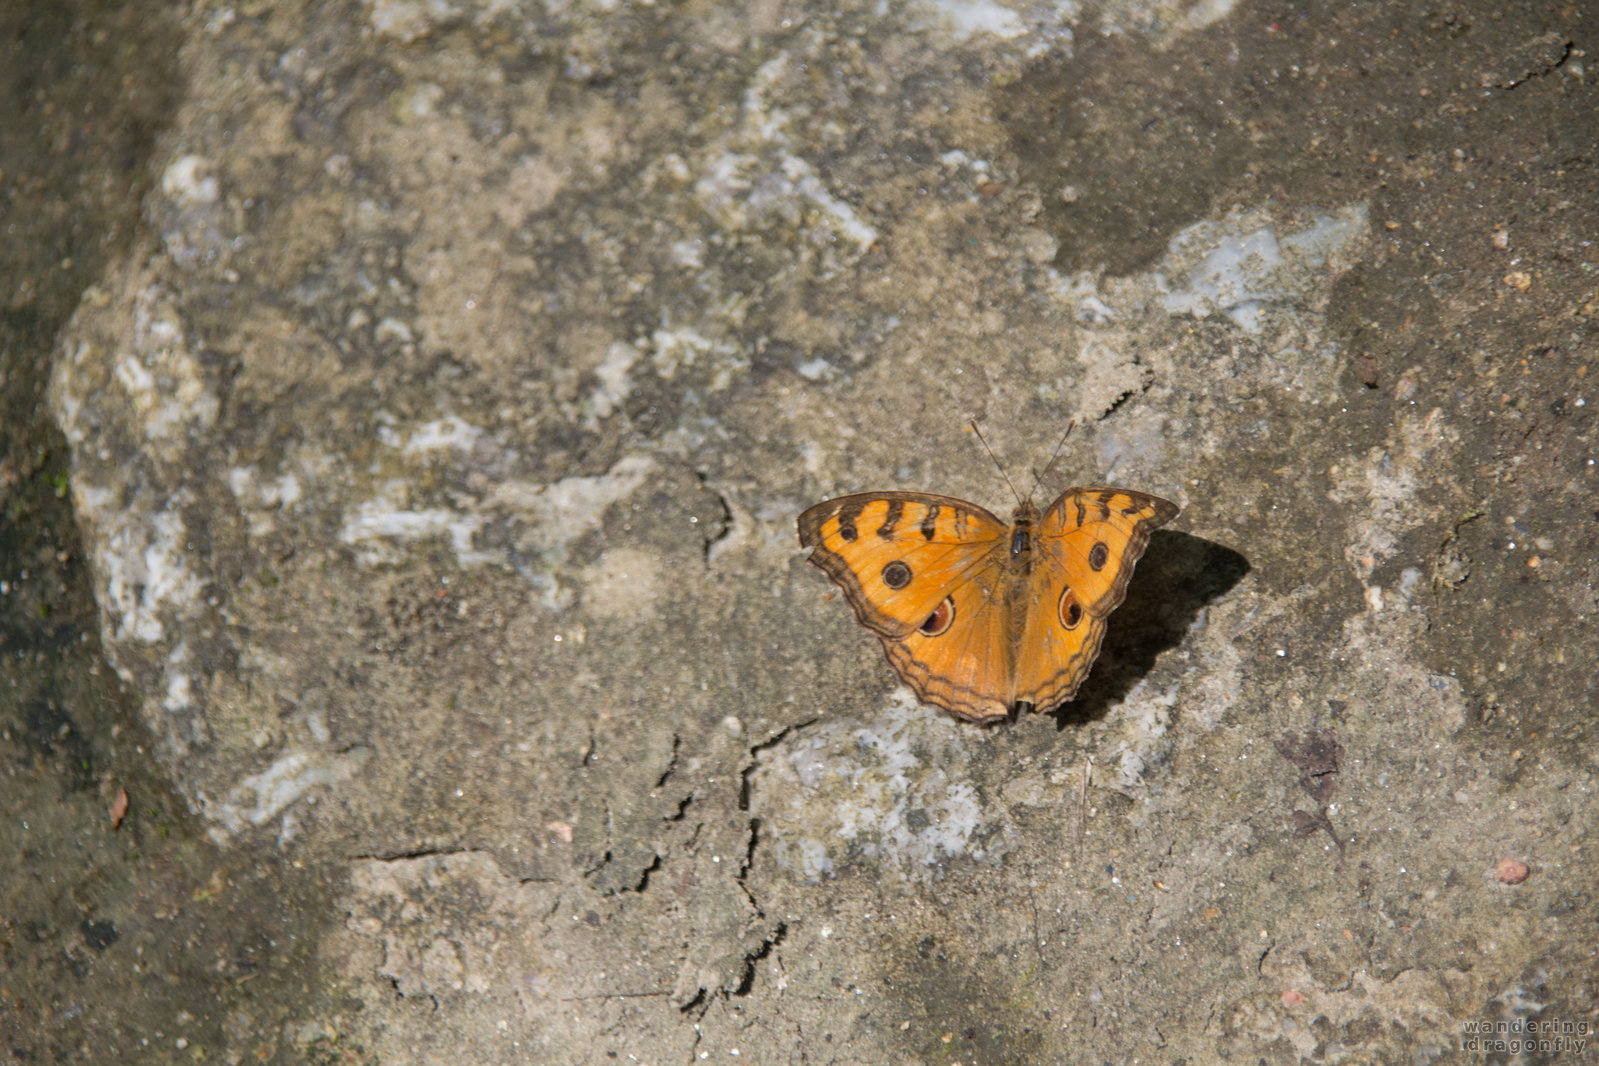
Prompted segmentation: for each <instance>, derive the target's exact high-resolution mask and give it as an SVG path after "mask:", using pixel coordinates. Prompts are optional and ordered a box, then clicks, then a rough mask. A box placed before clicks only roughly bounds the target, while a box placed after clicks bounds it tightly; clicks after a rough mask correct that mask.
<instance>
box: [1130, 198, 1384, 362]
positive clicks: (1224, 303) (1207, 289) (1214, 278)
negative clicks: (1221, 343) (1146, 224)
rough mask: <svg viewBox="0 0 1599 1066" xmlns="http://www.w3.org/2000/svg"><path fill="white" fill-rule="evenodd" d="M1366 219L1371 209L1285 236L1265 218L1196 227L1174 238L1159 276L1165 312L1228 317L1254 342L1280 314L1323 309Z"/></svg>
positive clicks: (1359, 208) (1240, 215)
mask: <svg viewBox="0 0 1599 1066" xmlns="http://www.w3.org/2000/svg"><path fill="white" fill-rule="evenodd" d="M1366 217H1367V210H1366V205H1365V204H1355V205H1353V206H1350V207H1344V208H1341V209H1339V210H1338V211H1336V212H1334V213H1333V214H1330V215H1321V214H1318V215H1316V216H1315V217H1314V219H1313V220H1312V222H1311V224H1310V225H1309V226H1306V227H1304V228H1303V229H1299V230H1296V231H1294V232H1291V233H1289V234H1288V235H1287V236H1279V234H1278V228H1277V223H1276V222H1275V221H1274V220H1272V219H1271V218H1270V217H1269V216H1267V215H1266V214H1265V213H1264V212H1262V211H1247V212H1235V213H1233V214H1231V215H1228V216H1227V217H1226V218H1224V219H1221V220H1220V221H1215V222H1212V221H1205V222H1198V223H1195V224H1194V225H1192V226H1190V227H1188V228H1187V229H1185V230H1183V231H1182V232H1181V233H1179V234H1177V236H1175V237H1173V238H1172V240H1171V242H1170V244H1169V245H1168V246H1167V250H1166V256H1165V257H1164V258H1163V259H1162V260H1161V262H1160V264H1159V266H1158V267H1157V268H1156V275H1157V277H1158V278H1160V279H1166V280H1167V291H1166V292H1165V294H1164V295H1163V296H1162V297H1161V300H1160V302H1161V305H1162V306H1163V307H1164V308H1165V310H1166V311H1167V312H1168V313H1170V314H1173V315H1185V314H1186V315H1194V316H1195V317H1200V318H1203V317H1205V316H1208V315H1214V314H1221V315H1225V316H1227V317H1228V318H1230V319H1232V321H1233V322H1234V323H1236V324H1237V325H1238V327H1239V328H1240V329H1242V330H1244V331H1245V332H1247V333H1254V334H1259V333H1261V332H1262V331H1263V329H1264V327H1265V317H1266V315H1267V313H1268V312H1269V311H1271V310H1273V309H1275V308H1279V307H1281V308H1287V309H1290V310H1301V309H1319V308H1320V306H1321V305H1322V304H1324V303H1325V300H1326V294H1327V292H1328V291H1329V290H1330V288H1331V282H1332V278H1333V277H1334V276H1335V275H1336V274H1337V273H1338V272H1339V268H1340V266H1341V262H1340V260H1342V259H1343V257H1344V255H1345V253H1346V252H1347V251H1348V250H1349V249H1350V248H1351V247H1352V246H1353V245H1354V244H1355V243H1356V242H1357V241H1358V240H1359V239H1360V238H1361V237H1362V236H1363V235H1364V234H1365V232H1366Z"/></svg>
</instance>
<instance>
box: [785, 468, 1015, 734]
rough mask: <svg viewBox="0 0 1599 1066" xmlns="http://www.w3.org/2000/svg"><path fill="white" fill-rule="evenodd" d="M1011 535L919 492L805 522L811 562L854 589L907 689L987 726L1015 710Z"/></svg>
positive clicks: (878, 498) (856, 504) (824, 510)
mask: <svg viewBox="0 0 1599 1066" xmlns="http://www.w3.org/2000/svg"><path fill="white" fill-rule="evenodd" d="M1008 534H1009V527H1008V526H1007V525H1006V524H1005V523H1003V522H1001V521H1000V520H999V519H998V518H996V517H994V516H993V515H992V514H990V513H989V512H988V511H986V510H984V509H983V508H981V507H978V506H977V505H976V504H971V503H967V502H966V501H965V500H957V499H954V498H953V497H949V496H932V495H926V494H923V493H914V492H878V493H864V494H861V495H857V496H843V497H840V498H838V499H836V500H828V501H827V502H825V503H819V504H817V505H816V506H815V507H812V508H810V509H809V510H807V511H805V512H804V513H803V514H801V515H800V517H799V537H800V543H801V544H802V545H804V546H805V547H808V548H810V549H811V562H812V563H814V564H815V565H816V566H818V567H820V568H821V569H822V571H823V572H825V573H826V574H827V576H828V577H830V578H832V579H833V580H834V581H835V582H836V583H837V584H838V586H839V588H841V589H843V590H844V596H845V598H846V599H847V600H848V601H849V605H850V607H851V609H852V610H854V612H855V617H856V619H857V620H858V621H859V622H860V624H861V625H863V626H865V627H866V628H867V629H870V630H872V632H874V633H876V634H877V635H878V637H879V638H881V640H882V642H883V649H884V651H885V652H886V653H887V655H888V660H889V663H890V664H891V665H892V666H893V667H894V669H895V670H896V671H897V672H898V673H899V675H900V677H901V678H902V679H904V681H905V683H906V684H907V685H909V686H910V687H911V688H912V689H913V690H914V691H915V692H916V694H917V696H918V697H919V698H921V699H922V700H923V701H925V702H928V703H934V704H937V705H938V706H940V707H944V708H946V709H948V710H950V711H953V712H954V713H955V714H958V715H960V716H962V717H965V718H977V719H981V718H989V717H994V716H996V715H1003V714H1005V713H1007V711H1008V710H1009V703H1010V690H1011V686H1012V670H1011V664H1012V660H1013V655H1012V651H1011V635H1010V633H1009V624H1008V620H1009V617H1010V615H1009V610H1008V606H1009V605H1008V603H1007V602H1006V597H1007V595H1008V589H1007V586H1006V583H1005V581H1004V560H1005V552H1006V551H1007V545H1008V539H1007V537H1008Z"/></svg>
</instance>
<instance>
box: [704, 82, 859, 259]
mask: <svg viewBox="0 0 1599 1066" xmlns="http://www.w3.org/2000/svg"><path fill="white" fill-rule="evenodd" d="M788 73H789V60H788V58H787V57H786V56H781V55H780V56H778V57H776V58H774V59H771V60H768V61H767V62H766V63H764V64H762V65H761V67H760V68H759V69H758V70H757V71H756V72H755V76H754V77H753V78H752V79H751V82H750V86H749V88H748V89H747V90H746V91H745V94H744V101H743V104H742V106H741V108H740V114H739V125H738V126H737V127H736V129H735V130H734V132H733V133H732V134H730V135H729V136H728V137H727V138H726V139H725V140H724V142H723V144H722V145H721V147H720V149H719V150H715V151H713V152H712V153H711V154H710V155H709V156H708V157H707V158H706V159H704V160H703V161H701V163H700V166H699V175H700V176H699V179H698V180H697V181H696V182H695V186H694V191H695V192H696V194H698V195H699V197H700V198H701V199H702V200H703V202H704V203H705V206H706V207H707V209H709V210H710V212H711V213H712V215H713V216H714V217H715V218H716V220H717V223H718V225H720V226H721V227H722V228H723V229H725V230H729V231H735V232H736V231H740V230H744V229H746V228H749V227H751V226H758V225H764V224H767V223H769V222H771V221H774V220H782V221H786V222H788V223H790V224H791V225H794V226H799V227H804V228H807V229H809V228H811V227H813V226H814V227H816V228H819V229H821V230H823V231H824V233H825V235H826V236H827V238H828V239H827V240H826V241H822V242H817V243H819V244H822V245H823V246H825V247H828V248H829V249H830V250H832V252H833V254H834V255H835V256H837V255H840V254H841V255H842V258H843V259H845V260H847V261H853V260H855V259H858V258H859V257H860V256H862V255H864V254H865V253H866V252H867V250H868V249H870V248H871V247H872V245H873V244H875V243H876V242H877V237H878V233H877V228H876V227H875V226H873V225H872V224H871V223H870V222H869V221H868V220H867V219H865V218H863V217H862V216H861V214H860V213H859V212H858V211H856V210H855V208H854V207H853V206H852V205H850V204H849V203H847V202H845V201H844V200H841V199H839V198H838V197H837V196H835V195H834V194H833V192H832V190H831V189H830V188H829V187H828V185H827V182H826V181H825V180H824V178H823V176H822V175H821V173H820V172H819V171H818V170H817V169H816V167H815V166H814V165H812V164H811V163H810V162H809V161H808V160H806V159H803V158H801V157H800V156H798V155H796V154H795V153H794V152H793V151H791V150H790V148H789V144H790V140H791V138H790V137H789V134H788V125H789V121H790V118H789V114H788V112H787V111H786V110H784V109H783V108H781V107H777V106H775V105H774V104H773V102H772V101H773V100H774V99H776V98H780V97H781V95H782V91H783V88H782V87H783V84H784V80H785V78H786V77H787V76H788ZM840 244H842V247H839V245H840Z"/></svg>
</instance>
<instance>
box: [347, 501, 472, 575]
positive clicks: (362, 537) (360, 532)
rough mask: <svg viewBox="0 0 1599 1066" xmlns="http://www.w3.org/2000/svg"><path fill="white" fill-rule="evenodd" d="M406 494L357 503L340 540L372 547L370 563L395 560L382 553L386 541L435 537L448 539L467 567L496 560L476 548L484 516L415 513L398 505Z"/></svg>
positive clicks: (439, 510) (367, 556) (444, 511)
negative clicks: (397, 501)
mask: <svg viewBox="0 0 1599 1066" xmlns="http://www.w3.org/2000/svg"><path fill="white" fill-rule="evenodd" d="M391 488H392V487H391ZM404 495H405V490H404V487H403V486H401V487H398V488H393V491H392V492H391V493H390V494H389V495H388V496H383V497H379V498H378V499H374V500H368V501H366V502H365V503H361V504H357V505H356V507H355V511H354V513H353V514H352V515H350V517H348V518H347V519H345V522H344V528H343V529H342V530H340V531H339V539H340V540H342V541H343V542H344V543H346V544H350V545H364V546H366V547H368V548H369V549H370V551H369V552H367V553H364V554H363V556H362V558H363V561H365V562H368V563H373V562H381V561H391V560H392V554H391V553H388V552H385V551H383V550H382V542H389V541H398V542H401V543H415V542H417V541H421V540H427V539H430V538H433V537H444V538H446V539H448V540H449V542H450V548H451V550H452V551H454V552H455V556H456V558H457V559H458V560H460V561H461V563H462V564H463V565H469V564H472V563H481V562H489V561H492V560H491V556H489V555H488V554H485V553H480V552H477V551H475V550H474V549H473V547H472V539H473V537H474V536H475V535H476V533H477V531H478V530H479V529H481V528H482V527H483V522H484V516H483V515H481V514H473V513H470V512H466V511H452V510H448V509H446V508H443V507H426V508H421V509H417V510H412V509H409V508H407V507H404V506H402V505H400V504H398V503H396V502H395V497H399V498H403V497H404ZM492 558H498V557H497V556H493V557H492Z"/></svg>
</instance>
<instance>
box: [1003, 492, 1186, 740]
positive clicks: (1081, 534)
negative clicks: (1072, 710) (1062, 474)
mask: <svg viewBox="0 0 1599 1066" xmlns="http://www.w3.org/2000/svg"><path fill="white" fill-rule="evenodd" d="M1177 510H1178V508H1177V505H1176V504H1174V503H1172V502H1171V501H1169V500H1163V499H1161V498H1160V497H1158V496H1151V495H1149V494H1148V493H1144V492H1133V491H1130V490H1128V489H1113V488H1102V487H1096V488H1076V489H1067V490H1066V491H1065V492H1064V493H1062V494H1061V497H1060V498H1059V499H1058V500H1056V501H1055V502H1054V503H1053V504H1051V505H1050V507H1049V509H1048V510H1047V511H1045V512H1044V515H1043V518H1042V519H1041V520H1040V521H1039V524H1038V531H1037V535H1036V546H1035V549H1034V551H1035V553H1036V554H1035V558H1034V560H1033V571H1032V575H1031V577H1030V580H1029V582H1028V585H1027V591H1026V594H1025V597H1024V598H1025V600H1026V602H1025V603H1024V604H1018V605H1017V606H1018V608H1025V611H1026V621H1025V622H1024V623H1023V625H1022V636H1021V639H1020V641H1019V643H1018V648H1017V656H1016V699H1017V701H1019V702H1023V703H1030V704H1032V705H1033V706H1034V707H1035V708H1036V709H1038V710H1041V711H1043V710H1048V709H1050V708H1052V707H1055V706H1057V705H1058V704H1061V703H1064V702H1066V701H1067V700H1069V699H1071V698H1072V697H1073V696H1075V695H1077V687H1078V686H1079V685H1081V684H1082V682H1083V679H1084V678H1085V677H1087V676H1088V669H1089V667H1091V666H1093V664H1094V659H1095V657H1096V656H1098V655H1099V645H1100V642H1101V641H1103V640H1104V639H1105V619H1106V616H1108V615H1109V614H1110V612H1111V611H1113V610H1115V609H1116V608H1117V607H1118V606H1119V605H1120V604H1121V602H1122V599H1123V597H1124V596H1126V594H1127V582H1128V581H1130V580H1131V579H1132V576H1133V566H1134V564H1136V563H1137V562H1138V559H1139V557H1140V556H1141V555H1143V554H1144V548H1145V547H1146V546H1147V545H1148V544H1149V535H1150V534H1151V533H1153V532H1154V531H1155V530H1156V529H1158V528H1159V527H1160V526H1163V525H1165V524H1166V523H1167V522H1169V521H1171V520H1172V519H1173V518H1175V517H1176V516H1177Z"/></svg>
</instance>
